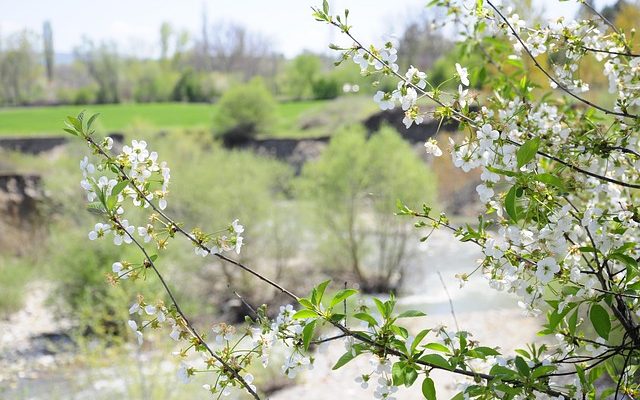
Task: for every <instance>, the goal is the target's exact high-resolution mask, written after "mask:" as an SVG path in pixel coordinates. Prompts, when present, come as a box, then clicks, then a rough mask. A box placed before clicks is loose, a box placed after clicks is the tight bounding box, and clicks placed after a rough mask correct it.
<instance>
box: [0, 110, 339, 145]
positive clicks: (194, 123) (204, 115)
mask: <svg viewBox="0 0 640 400" xmlns="http://www.w3.org/2000/svg"><path fill="white" fill-rule="evenodd" d="M325 103H327V101H300V102H289V103H280V104H279V105H278V109H277V113H278V115H277V123H276V126H275V128H274V132H273V134H274V135H276V136H288V135H291V134H295V133H296V131H297V130H298V129H297V122H298V119H299V117H300V116H301V115H303V114H304V113H306V112H308V111H314V110H318V109H321V108H322V107H324V106H325ZM83 109H86V110H87V112H89V113H96V112H99V113H100V114H101V117H100V118H99V120H98V121H99V125H98V126H99V127H100V128H101V129H103V130H105V131H108V132H111V131H126V130H127V128H129V127H131V126H134V125H136V124H144V125H147V126H150V127H154V128H158V129H168V128H205V129H206V128H210V127H211V124H212V122H211V121H212V119H213V112H214V110H215V105H211V104H185V103H152V104H105V105H90V106H54V107H19V108H0V136H14V135H15V136H22V135H57V134H62V133H63V132H62V127H63V124H64V123H63V121H64V118H65V117H66V116H67V115H77V114H78V113H79V112H80V111H82V110H83Z"/></svg>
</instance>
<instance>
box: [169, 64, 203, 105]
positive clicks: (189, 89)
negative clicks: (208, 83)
mask: <svg viewBox="0 0 640 400" xmlns="http://www.w3.org/2000/svg"><path fill="white" fill-rule="evenodd" d="M171 99H172V100H173V101H184V102H190V103H194V102H205V101H211V98H209V97H208V96H207V93H206V92H205V91H204V90H203V86H202V84H201V79H200V76H199V74H198V73H196V72H195V71H194V70H192V69H187V70H186V71H185V72H183V73H182V75H181V76H180V78H179V79H178V81H177V82H176V85H175V86H174V87H173V92H172V94H171Z"/></svg>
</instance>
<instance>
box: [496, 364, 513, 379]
mask: <svg viewBox="0 0 640 400" xmlns="http://www.w3.org/2000/svg"><path fill="white" fill-rule="evenodd" d="M489 373H490V374H491V375H494V376H496V377H497V378H506V379H514V378H516V377H517V374H516V372H515V371H513V370H511V369H509V368H507V367H503V366H501V365H494V366H493V367H491V371H490V372H489Z"/></svg>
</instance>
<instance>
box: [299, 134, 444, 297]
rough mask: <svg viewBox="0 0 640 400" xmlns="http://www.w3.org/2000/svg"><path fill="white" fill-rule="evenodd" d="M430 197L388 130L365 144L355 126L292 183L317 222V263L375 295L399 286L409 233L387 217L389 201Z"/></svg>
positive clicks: (422, 172)
mask: <svg viewBox="0 0 640 400" xmlns="http://www.w3.org/2000/svg"><path fill="white" fill-rule="evenodd" d="M435 193H436V188H435V179H434V178H433V176H432V175H431V174H430V172H429V170H428V169H427V167H426V165H425V164H424V163H423V162H422V161H421V160H420V159H419V158H418V156H417V155H416V154H415V153H414V152H413V150H412V149H411V147H410V146H409V145H408V144H407V143H406V142H405V141H404V140H402V138H401V137H400V135H398V133H397V132H395V131H394V130H392V129H390V128H384V129H382V130H381V131H380V132H378V133H376V134H375V135H374V136H373V137H372V138H371V139H369V140H367V139H366V138H365V134H364V131H363V129H362V128H351V129H348V130H345V131H343V132H341V133H339V134H337V135H336V136H334V137H333V138H332V140H331V142H330V144H329V146H328V148H327V149H326V150H325V152H324V153H323V154H322V156H321V157H320V158H319V159H318V160H317V161H316V162H313V163H309V164H307V165H305V167H304V169H303V171H302V175H301V178H300V181H299V184H298V194H299V196H300V197H301V198H302V199H304V200H307V201H308V202H309V204H310V205H312V207H313V211H312V212H311V213H310V214H313V215H316V216H317V217H318V220H317V221H314V224H313V225H315V226H318V227H319V232H318V236H319V237H320V243H319V246H318V251H319V254H320V255H321V258H323V259H324V261H326V262H327V264H329V265H333V266H335V267H336V268H344V269H347V270H350V271H351V272H352V273H353V275H354V276H355V278H356V279H357V280H358V281H359V282H360V285H361V287H362V288H363V289H364V290H366V291H378V292H379V291H382V290H386V289H388V288H393V287H397V286H398V285H399V283H400V281H401V280H402V276H403V270H404V265H405V263H406V262H407V259H408V256H407V252H408V246H407V245H406V243H407V237H408V236H409V235H410V234H411V233H410V231H411V227H410V225H407V224H406V221H404V220H402V219H399V218H396V217H395V216H394V210H395V203H396V199H398V198H399V199H401V200H403V201H404V202H406V203H408V204H414V205H416V204H419V203H420V202H421V201H424V200H425V199H428V200H429V201H432V200H433V199H434V197H435V196H434V194H435ZM374 271H375V272H374Z"/></svg>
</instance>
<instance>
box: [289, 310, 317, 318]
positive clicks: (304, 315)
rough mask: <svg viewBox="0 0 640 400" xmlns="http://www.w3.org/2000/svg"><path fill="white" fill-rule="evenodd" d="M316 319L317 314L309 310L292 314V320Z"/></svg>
mask: <svg viewBox="0 0 640 400" xmlns="http://www.w3.org/2000/svg"><path fill="white" fill-rule="evenodd" d="M307 318H318V314H317V313H316V312H315V311H311V310H300V311H298V312H297V313H295V314H293V319H307Z"/></svg>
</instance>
